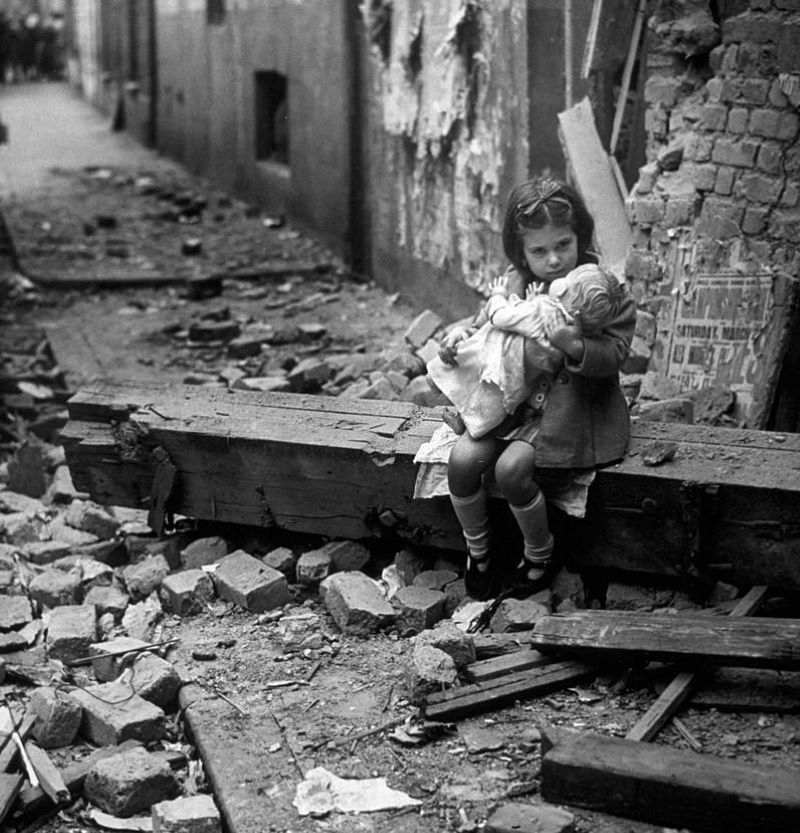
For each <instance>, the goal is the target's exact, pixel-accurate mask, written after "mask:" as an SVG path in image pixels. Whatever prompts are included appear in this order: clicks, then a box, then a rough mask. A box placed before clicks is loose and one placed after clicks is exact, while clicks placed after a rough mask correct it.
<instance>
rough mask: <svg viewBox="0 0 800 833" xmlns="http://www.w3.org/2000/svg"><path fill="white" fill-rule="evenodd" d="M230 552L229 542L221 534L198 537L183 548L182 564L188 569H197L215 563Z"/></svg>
mask: <svg viewBox="0 0 800 833" xmlns="http://www.w3.org/2000/svg"><path fill="white" fill-rule="evenodd" d="M227 554H228V544H227V542H226V541H225V539H224V538H220V537H219V535H212V536H209V537H208V538H198V539H197V540H196V541H192V543H191V544H189V545H188V546H187V547H185V548H184V549H183V550H181V555H180V558H181V565H182V566H183V567H184V568H186V569H187V570H197V569H200V567H205V566H207V565H208V564H213V563H214V562H215V561H219V560H220V558H224V557H225V556H226V555H227Z"/></svg>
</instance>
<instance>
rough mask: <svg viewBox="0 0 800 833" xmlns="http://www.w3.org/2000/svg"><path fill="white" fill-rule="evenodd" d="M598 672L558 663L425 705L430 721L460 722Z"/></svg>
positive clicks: (446, 695)
mask: <svg viewBox="0 0 800 833" xmlns="http://www.w3.org/2000/svg"><path fill="white" fill-rule="evenodd" d="M596 674H597V669H596V668H595V667H593V666H591V665H586V664H584V663H581V662H554V663H552V664H551V665H546V666H543V667H541V668H532V669H529V670H527V671H519V672H517V673H515V674H508V675H506V676H504V677H500V678H496V679H493V680H489V681H487V682H486V683H475V684H472V685H465V686H461V687H460V688H457V689H451V690H448V691H443V692H441V693H437V694H431V695H430V696H429V697H428V698H427V700H426V702H425V707H424V709H425V716H426V717H427V718H428V719H430V720H460V719H462V718H465V717H471V716H472V715H475V714H483V713H484V712H487V711H492V710H494V709H502V708H505V707H506V706H511V705H513V704H514V703H515V702H516V701H517V700H526V699H528V698H530V697H539V696H541V695H543V694H549V693H550V692H551V691H558V690H559V689H561V688H565V687H566V686H569V685H574V684H576V683H582V682H586V681H587V680H590V679H592V678H593V677H594V676H595V675H596Z"/></svg>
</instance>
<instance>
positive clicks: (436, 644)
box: [414, 620, 476, 669]
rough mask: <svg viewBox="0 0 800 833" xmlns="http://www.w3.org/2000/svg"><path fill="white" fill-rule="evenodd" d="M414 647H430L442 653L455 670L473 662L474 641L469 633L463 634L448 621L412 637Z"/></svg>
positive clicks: (474, 654)
mask: <svg viewBox="0 0 800 833" xmlns="http://www.w3.org/2000/svg"><path fill="white" fill-rule="evenodd" d="M414 645H430V646H431V647H433V648H437V649H438V650H440V651H444V652H445V653H446V654H447V655H448V656H449V657H450V658H451V659H452V660H453V662H454V663H455V665H456V668H458V669H462V668H465V667H466V666H467V665H469V664H470V663H471V662H475V656H476V652H475V639H474V637H473V636H472V634H470V633H465V632H464V631H462V630H461V628H459V627H458V626H457V625H456V624H455V623H454V622H451V621H449V620H447V621H444V622H439V624H437V625H436V627H435V628H431V629H430V630H425V631H422V633H420V634H418V635H417V636H416V637H414Z"/></svg>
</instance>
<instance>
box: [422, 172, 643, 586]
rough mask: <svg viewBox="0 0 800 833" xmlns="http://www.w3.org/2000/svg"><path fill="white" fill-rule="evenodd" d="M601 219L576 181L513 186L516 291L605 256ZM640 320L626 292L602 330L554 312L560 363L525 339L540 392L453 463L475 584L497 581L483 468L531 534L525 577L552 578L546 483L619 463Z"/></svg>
mask: <svg viewBox="0 0 800 833" xmlns="http://www.w3.org/2000/svg"><path fill="white" fill-rule="evenodd" d="M593 234H594V220H593V219H592V216H591V215H590V214H589V212H588V210H587V208H586V206H585V204H584V202H583V200H582V199H581V198H580V196H579V195H578V194H577V193H576V192H575V191H574V190H573V189H572V188H571V187H570V186H568V185H566V184H564V183H562V182H558V181H556V180H552V179H536V180H529V181H526V182H523V183H522V184H520V185H518V186H517V187H516V188H515V189H514V190H513V191H512V193H511V195H510V197H509V201H508V206H507V209H506V215H505V220H504V224H503V248H504V250H505V253H506V255H507V257H508V259H509V260H510V261H511V263H512V265H513V267H514V269H513V270H512V271H510V272H509V273H508V274H507V290H508V292H509V293H510V294H511V293H513V294H514V295H516V296H517V297H518V298H525V297H526V296H527V295H528V292H527V290H528V287H529V286H530V285H531V284H538V283H542V284H544V286H545V287H549V286H550V285H551V284H553V283H554V282H555V281H558V280H560V279H563V278H565V277H566V276H567V275H568V274H569V273H570V272H571V271H572V270H573V269H574V268H575V267H576V266H581V265H583V264H589V263H596V262H597V258H596V257H595V256H594V255H593V254H592V253H591V252H590V246H591V244H592V236H593ZM487 321H488V312H487V310H486V309H483V310H481V312H480V313H479V314H478V315H477V316H476V318H475V320H474V321H473V322H472V325H471V326H470V327H469V328H463V327H461V328H456V329H454V330H451V331H450V332H449V333H448V334H447V335H446V336H445V338H444V339H443V340H442V342H441V344H440V347H439V357H440V358H441V360H442V361H443V362H445V363H446V364H451V365H452V364H455V363H456V362H457V361H458V356H459V350H460V346H461V344H462V343H463V342H464V341H465V339H467V338H468V336H470V335H471V334H473V333H474V332H476V331H477V330H478V329H480V327H481V326H482V325H483V324H485V323H486V322H487ZM635 321H636V311H635V305H634V303H633V301H632V299H631V298H630V297H629V296H628V294H627V292H626V291H625V290H624V289H621V292H620V297H619V300H618V306H617V310H616V314H614V313H612V314H610V315H609V317H608V319H607V320H605V322H604V324H603V326H602V327H601V329H600V330H599V332H591V333H590V332H585V331H584V328H583V322H582V321H581V317H580V316H573V317H572V321H571V322H570V321H568V320H567V319H564V318H561V317H559V316H546V317H545V319H544V322H543V328H544V332H545V335H546V337H547V339H548V341H549V343H550V347H551V349H552V351H553V358H554V359H555V360H556V361H555V364H554V365H553V366H552V369H549V370H542V369H541V368H540V366H539V364H538V362H540V361H541V358H542V357H541V351H542V349H543V348H542V346H541V344H540V343H539V342H537V341H536V340H534V339H530V338H526V339H525V340H524V341H523V349H522V350H521V351H520V355H519V357H518V358H519V362H520V364H521V368H518V370H517V372H518V373H521V374H522V376H523V378H524V381H525V388H526V390H530V391H532V393H531V394H530V395H529V396H528V397H527V398H526V399H525V400H524V401H523V402H522V404H521V405H519V406H518V407H517V408H516V410H515V411H514V413H513V414H511V415H510V416H508V417H507V418H506V419H504V420H503V421H502V422H501V423H500V425H499V426H497V427H496V428H494V429H493V430H490V431H489V432H488V433H486V434H484V435H483V436H480V437H473V436H471V435H470V434H469V433H468V432H465V433H462V434H461V435H460V436H459V437H458V439H457V440H456V442H455V445H454V446H453V448H452V450H451V452H450V456H449V460H448V463H447V483H448V488H449V492H450V499H451V501H452V504H453V509H454V511H455V514H456V517H457V518H458V520H459V522H460V524H461V527H462V529H463V532H464V538H465V540H466V543H467V551H468V558H467V571H466V576H465V582H466V586H467V592H468V593H469V594H470V595H471V596H472V597H473V598H478V599H486V598H489V597H490V596H492V595H493V594H494V593H495V591H496V589H497V585H498V575H497V574H498V570H497V565H496V564H495V565H493V563H492V562H493V560H494V559H495V558H496V557H497V555H496V553H494V552H493V551H492V546H491V533H490V529H489V517H488V512H487V495H486V489H485V487H484V483H483V476H484V474H485V473H487V472H489V471H490V470H493V474H494V481H495V484H496V486H497V488H498V489H499V491H500V493H501V494H502V496H503V497H504V498H505V500H507V501H508V504H509V506H510V509H511V512H512V513H513V515H514V517H515V518H516V521H517V523H518V524H519V527H520V530H521V531H522V537H523V540H524V550H523V554H522V559H521V561H520V563H519V569H518V573H519V579H520V580H521V581H524V582H527V583H528V584H529V586H530V588H531V590H533V589H535V588H536V587H539V586H542V585H543V584H544V583H547V582H549V580H550V577H551V573H552V563H551V556H552V553H553V548H554V541H553V536H552V535H551V533H550V527H549V524H548V520H547V509H546V506H545V497H544V494H543V493H542V487H543V486H546V488H547V489H548V490H549V489H554V490H562V489H564V488H569V487H570V484H572V483H576V482H578V481H580V479H581V478H585V475H586V473H587V472H592V471H593V470H594V469H596V468H597V467H598V466H603V465H607V464H609V463H612V462H614V461H616V460H618V459H620V458H621V457H622V456H623V455H624V453H625V449H626V447H627V443H628V437H629V430H630V426H629V417H628V408H627V404H626V401H625V398H624V396H623V394H622V391H621V389H620V386H619V368H620V366H621V364H622V362H623V360H624V359H625V357H626V355H627V353H628V349H629V347H630V342H631V339H632V337H633V331H634V326H635Z"/></svg>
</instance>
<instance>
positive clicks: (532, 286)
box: [525, 281, 542, 301]
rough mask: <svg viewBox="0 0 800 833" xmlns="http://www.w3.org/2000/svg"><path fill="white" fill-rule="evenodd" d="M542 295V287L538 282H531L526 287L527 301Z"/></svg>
mask: <svg viewBox="0 0 800 833" xmlns="http://www.w3.org/2000/svg"><path fill="white" fill-rule="evenodd" d="M541 294H542V285H541V284H540V283H536V281H531V282H530V283H529V284H528V285H527V286H526V287H525V300H526V301H530V300H531V298H536V297H537V296H539V295H541Z"/></svg>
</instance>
